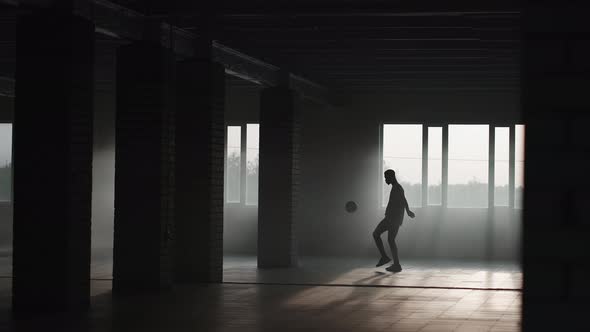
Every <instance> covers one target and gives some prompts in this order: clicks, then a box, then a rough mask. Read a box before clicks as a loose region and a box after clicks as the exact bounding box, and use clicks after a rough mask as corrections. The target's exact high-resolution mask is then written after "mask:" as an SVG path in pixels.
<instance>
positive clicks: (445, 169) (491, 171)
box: [377, 121, 526, 210]
mask: <svg viewBox="0 0 590 332" xmlns="http://www.w3.org/2000/svg"><path fill="white" fill-rule="evenodd" d="M385 125H422V135H423V136H422V204H421V205H420V206H413V207H412V208H429V209H441V208H444V209H486V210H490V209H506V208H507V209H510V210H522V206H521V207H516V205H515V199H516V195H515V189H516V187H515V166H516V158H515V128H516V126H519V125H522V126H524V127H523V128H524V134H523V139H524V140H525V141H526V124H524V123H523V122H522V121H517V122H493V121H490V122H489V123H482V122H417V121H395V122H394V121H387V122H385V121H384V122H381V123H380V126H379V157H378V158H379V159H378V165H379V170H380V172H379V176H378V178H377V179H378V180H377V188H378V205H379V208H381V209H385V206H383V204H384V200H385V196H384V193H383V187H382V183H383V172H384V171H385V169H384V166H383V160H384V155H383V146H384V128H385ZM449 125H487V126H488V128H489V136H488V154H489V156H488V184H487V185H488V204H487V206H484V207H449V206H448V188H449V184H448V175H449V166H448V162H449ZM431 127H442V181H441V204H440V205H430V204H428V157H429V156H428V129H429V128H431ZM496 128H509V160H508V164H509V181H508V206H496V205H495V144H496V142H495V131H496ZM523 149H525V148H524V147H523ZM524 153H526V152H524ZM524 164H525V165H526V156H525V159H524ZM524 176H525V177H524V178H523V179H524V181H525V184H524V185H525V186H526V174H525V175H524ZM521 205H522V204H521Z"/></svg>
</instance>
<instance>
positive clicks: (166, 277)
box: [113, 41, 174, 293]
mask: <svg viewBox="0 0 590 332" xmlns="http://www.w3.org/2000/svg"><path fill="white" fill-rule="evenodd" d="M173 83H174V80H173V55H172V53H171V51H170V50H169V49H165V48H163V47H161V46H160V45H159V44H158V43H157V42H156V41H139V42H135V43H133V44H130V45H126V46H122V47H121V48H119V50H118V53H117V112H116V120H115V121H116V125H115V127H116V128H115V131H116V144H115V233H114V249H113V256H114V257H113V291H114V292H115V293H133V292H142V291H147V290H155V289H160V288H166V287H168V286H170V285H171V281H172V257H171V256H172V252H173V248H172V245H173V238H174V227H173V218H174V215H173V209H174V177H173V170H174V112H173V105H172V100H173V99H172V95H171V91H172V89H173Z"/></svg>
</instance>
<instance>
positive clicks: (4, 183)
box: [0, 123, 12, 201]
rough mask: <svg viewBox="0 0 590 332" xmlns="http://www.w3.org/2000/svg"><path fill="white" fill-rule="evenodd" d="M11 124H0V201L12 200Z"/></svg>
mask: <svg viewBox="0 0 590 332" xmlns="http://www.w3.org/2000/svg"><path fill="white" fill-rule="evenodd" d="M11 193H12V124H7V123H0V201H10V200H11V199H12V194H11Z"/></svg>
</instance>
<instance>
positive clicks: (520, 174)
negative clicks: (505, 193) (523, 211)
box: [514, 125, 525, 208]
mask: <svg viewBox="0 0 590 332" xmlns="http://www.w3.org/2000/svg"><path fill="white" fill-rule="evenodd" d="M524 139H525V138H524V125H516V127H515V130H514V141H515V146H514V154H515V155H514V161H515V165H514V187H515V188H514V207H516V208H522V199H523V192H524Z"/></svg>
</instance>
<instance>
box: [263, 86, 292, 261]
mask: <svg viewBox="0 0 590 332" xmlns="http://www.w3.org/2000/svg"><path fill="white" fill-rule="evenodd" d="M294 102H295V96H294V94H293V92H292V91H291V90H290V89H289V88H286V87H274V88H268V89H265V90H263V91H262V94H261V103H260V107H261V109H260V180H259V181H260V182H259V199H258V266H259V267H263V268H264V267H290V266H294V265H296V264H297V255H296V248H295V234H294V229H293V228H294V220H295V211H296V204H297V194H298V188H299V172H300V170H299V153H300V148H299V130H300V125H299V119H298V112H297V110H296V107H295V103H294Z"/></svg>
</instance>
